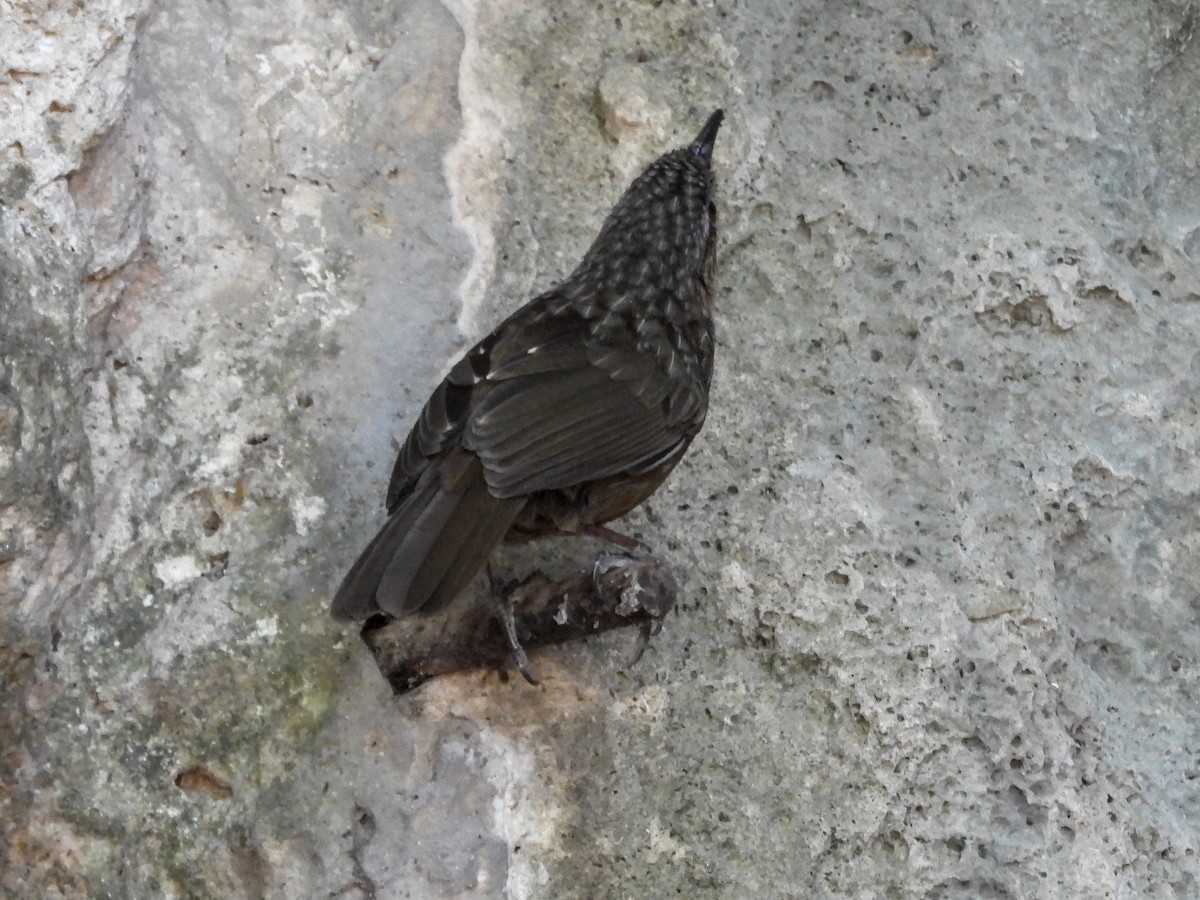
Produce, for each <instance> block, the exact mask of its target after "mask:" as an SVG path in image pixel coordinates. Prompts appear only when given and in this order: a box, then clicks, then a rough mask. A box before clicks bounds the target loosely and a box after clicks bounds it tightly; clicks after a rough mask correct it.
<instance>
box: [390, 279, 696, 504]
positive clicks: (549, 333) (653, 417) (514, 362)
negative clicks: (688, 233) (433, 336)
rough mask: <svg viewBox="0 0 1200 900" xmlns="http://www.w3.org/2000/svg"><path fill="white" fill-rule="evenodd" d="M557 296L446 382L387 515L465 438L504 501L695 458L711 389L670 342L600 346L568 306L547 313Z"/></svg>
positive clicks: (625, 337)
mask: <svg viewBox="0 0 1200 900" xmlns="http://www.w3.org/2000/svg"><path fill="white" fill-rule="evenodd" d="M555 299H556V298H555V297H554V296H553V295H543V296H542V297H539V298H537V299H535V300H534V301H533V302H532V303H530V304H528V305H527V306H525V307H524V308H522V309H521V310H518V311H517V312H516V313H514V314H513V315H512V316H511V317H510V318H509V319H508V320H506V321H505V322H503V323H502V324H501V325H500V326H499V327H497V328H496V330H495V331H493V332H492V333H491V334H490V335H488V336H487V337H486V338H484V339H483V340H481V341H480V342H479V343H478V344H476V345H475V346H474V347H473V348H472V349H471V350H470V351H469V352H468V353H467V354H466V355H465V356H464V357H463V358H462V359H461V360H459V361H458V363H457V364H456V365H455V366H454V368H453V369H451V370H450V374H449V375H447V376H446V378H445V380H444V381H443V382H442V383H441V384H440V385H438V387H437V390H435V391H434V392H433V396H431V397H430V398H429V402H428V403H426V404H425V408H424V409H423V410H422V411H421V415H420V418H419V419H418V420H417V422H416V424H415V425H413V428H412V431H411V432H410V433H409V435H408V438H407V440H405V442H404V446H403V447H402V448H401V450H400V455H399V457H398V458H397V459H396V465H395V467H394V468H393V469H392V479H391V483H390V485H389V487H388V495H387V508H388V511H389V512H393V511H395V510H396V509H397V508H398V507H399V506H400V504H401V503H402V502H403V500H404V499H405V498H406V497H407V496H408V495H409V494H410V493H411V492H412V490H413V489H414V486H415V485H416V484H417V482H418V480H419V478H420V476H421V474H422V473H423V472H424V471H425V469H426V467H427V466H428V465H429V460H430V459H431V458H434V457H437V456H438V455H439V454H441V453H443V452H445V450H446V449H448V448H449V447H451V446H452V445H453V444H454V443H455V442H457V441H460V440H461V442H462V446H464V447H466V448H467V449H469V450H473V451H474V452H475V453H477V454H478V456H479V458H480V459H481V460H482V462H483V467H484V477H485V478H486V480H487V484H488V487H489V488H490V490H491V492H492V494H493V495H494V496H496V497H500V498H507V497H516V496H521V495H523V494H528V493H532V492H534V491H540V490H552V489H554V488H562V487H571V486H573V485H577V484H582V483H584V482H587V481H594V480H597V479H599V478H605V477H607V476H609V475H615V474H617V473H621V472H626V473H630V474H640V473H642V472H646V471H650V470H651V469H653V468H655V467H656V466H657V465H659V464H660V463H661V462H663V461H665V460H667V459H669V458H670V457H672V456H673V455H676V454H678V453H682V452H683V450H684V449H686V447H687V443H688V441H689V440H690V439H691V437H692V436H694V435H695V433H696V432H697V431H698V430H699V427H700V424H701V423H702V422H703V420H704V414H705V409H706V405H705V400H704V398H705V391H704V385H703V384H702V383H701V382H700V378H699V376H698V375H697V374H695V373H693V372H690V371H686V370H685V367H684V365H683V357H682V355H681V354H678V353H676V352H675V351H674V349H673V348H672V346H671V342H670V341H669V340H667V339H666V338H665V337H664V338H663V339H662V340H659V341H656V342H655V345H656V346H658V347H660V348H661V352H660V354H659V355H658V356H655V355H653V354H651V353H647V352H644V351H641V350H639V349H638V347H637V335H636V334H635V333H634V332H632V331H630V330H617V331H615V332H614V331H611V330H610V331H609V332H607V333H606V335H605V337H604V339H603V340H599V339H597V337H596V335H595V334H594V333H593V331H592V329H591V328H590V326H589V323H588V322H586V321H584V320H583V319H582V318H580V317H579V316H578V315H576V314H574V313H573V312H572V311H571V310H570V309H569V308H567V307H566V306H563V305H558V307H557V311H556V312H554V313H551V312H548V310H549V309H553V308H554V307H555V303H554V302H553V301H554V300H555ZM644 327H653V326H652V325H651V324H650V323H645V324H644Z"/></svg>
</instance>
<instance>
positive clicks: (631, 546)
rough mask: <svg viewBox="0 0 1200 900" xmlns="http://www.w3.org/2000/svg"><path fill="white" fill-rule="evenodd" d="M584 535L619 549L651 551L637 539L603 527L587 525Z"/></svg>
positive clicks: (584, 528)
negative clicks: (614, 545)
mask: <svg viewBox="0 0 1200 900" xmlns="http://www.w3.org/2000/svg"><path fill="white" fill-rule="evenodd" d="M583 533H584V534H589V535H591V536H592V537H595V538H600V540H602V541H608V542H609V543H612V544H616V545H617V546H618V547H624V548H625V549H626V550H641V551H643V552H646V551H648V550H649V549H650V548H649V547H647V546H646V545H645V544H643V543H642V542H641V541H639V540H638V539H637V538H631V537H630V536H629V535H627V534H621V532H619V531H613V530H612V529H611V528H605V527H604V526H603V525H585V526H584V527H583Z"/></svg>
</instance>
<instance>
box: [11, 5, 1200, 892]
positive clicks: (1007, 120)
mask: <svg viewBox="0 0 1200 900" xmlns="http://www.w3.org/2000/svg"><path fill="white" fill-rule="evenodd" d="M561 6H564V5H554V4H541V3H532V2H528V0H503V2H499V3H487V4H482V3H481V4H476V3H473V2H470V0H456V2H454V3H451V4H448V5H447V6H441V5H439V4H437V3H435V2H433V0H407V2H404V0H402V2H399V3H386V4H385V3H382V2H378V3H373V4H372V3H361V2H360V3H350V4H340V5H330V4H325V3H320V2H315V0H289V2H287V3H285V4H271V5H268V6H239V5H236V4H235V5H232V6H230V5H226V6H216V7H214V6H212V5H206V4H196V3H194V2H190V0H184V2H181V3H173V4H161V3H160V4H153V3H150V2H148V0H147V2H143V3H137V2H132V0H127V2H119V0H100V2H94V3H88V4H82V5H78V6H76V7H71V8H70V9H68V8H67V7H60V6H47V5H44V4H32V3H20V4H16V5H9V6H8V7H5V9H3V10H0V59H3V60H4V65H3V66H2V67H0V121H3V122H4V123H5V133H4V135H3V136H0V323H2V328H0V361H2V363H3V369H2V372H3V386H2V389H0V578H2V579H3V580H2V581H0V591H2V592H3V593H2V595H0V596H2V601H3V605H2V606H0V610H2V614H0V679H2V681H0V683H2V685H3V697H4V702H3V704H0V829H2V833H0V891H3V892H5V893H12V894H13V895H18V896H46V897H53V896H63V897H67V896H71V897H74V896H81V895H92V896H138V897H141V896H212V897H262V896H270V897H297V896H330V895H337V896H343V897H353V896H363V897H368V896H375V897H435V896H448V895H453V896H471V897H500V896H511V897H534V896H555V897H580V898H583V897H589V898H590V897H610V896H611V897H619V896H634V895H637V896H673V895H676V894H681V895H688V896H788V895H790V896H830V897H884V896H930V897H972V898H975V897H998V898H999V897H1012V898H1017V897H1032V896H1038V897H1055V896H1060V897H1079V896H1088V897H1103V896H1109V897H1122V896H1160V897H1172V896H1180V897H1184V896H1194V895H1196V894H1197V893H1200V884H1198V883H1197V879H1198V878H1200V864H1198V863H1197V859H1196V854H1197V851H1198V850H1200V836H1198V823H1200V793H1198V791H1197V788H1196V785H1197V783H1198V779H1197V773H1198V772H1200V725H1198V724H1197V718H1196V716H1195V713H1194V711H1195V709H1196V708H1197V704H1198V703H1200V630H1198V628H1197V618H1198V613H1200V601H1198V599H1197V598H1198V597H1200V563H1198V562H1197V558H1198V557H1197V551H1198V550H1200V514H1198V513H1197V511H1196V510H1197V506H1198V504H1197V500H1198V498H1200V470H1198V469H1197V464H1196V461H1195V460H1196V457H1197V451H1198V444H1200V417H1198V413H1197V402H1196V397H1197V394H1198V393H1200V390H1198V388H1200V384H1198V383H1200V362H1198V361H1200V356H1198V355H1197V347H1198V346H1200V265H1198V264H1200V216H1198V214H1197V209H1200V170H1198V168H1197V159H1196V150H1195V146H1196V145H1195V139H1194V137H1195V134H1196V131H1197V121H1196V120H1197V113H1196V106H1195V103H1194V102H1192V98H1194V96H1195V95H1196V94H1197V93H1198V91H1200V43H1198V42H1197V41H1196V40H1195V39H1194V37H1195V32H1196V28H1197V18H1196V13H1195V11H1194V9H1193V7H1192V5H1191V4H1187V3H1183V2H1174V3H1172V2H1149V0H1137V2H1123V0H1122V2H1119V0H1108V2H1092V3H1079V4H1071V5H1067V4H1059V5H1054V4H1049V5H1047V4H1044V3H1041V2H1035V0H1011V2H1006V3H999V4H997V3H983V2H978V0H962V2H957V3H956V2H939V3H934V4H912V5H904V4H894V3H884V2H874V3H870V2H861V3H857V2H849V3H815V2H808V3H804V2H801V3H794V4H762V3H740V4H739V3H732V2H716V0H702V2H700V3H697V4H671V3H662V4H654V3H645V2H638V0H624V2H617V3H615V4H605V5H592V4H567V5H565V6H567V7H569V8H568V9H562V8H560V7H561ZM718 105H719V106H724V107H725V109H726V110H727V115H728V118H727V125H726V129H725V130H723V132H722V135H721V140H720V143H719V147H718V152H717V168H718V173H719V174H720V176H721V178H722V182H723V185H724V190H723V194H724V202H723V204H722V215H723V226H724V233H725V238H724V241H723V246H722V251H721V256H720V268H721V294H720V297H719V302H720V307H721V314H720V321H719V326H720V354H719V358H718V370H717V377H716V385H715V390H714V396H713V408H712V412H711V414H710V420H709V425H708V427H707V430H706V431H705V432H704V434H703V435H702V436H701V437H700V438H699V439H698V441H697V442H696V445H695V447H694V449H693V451H692V453H691V454H690V455H689V457H688V459H687V461H686V462H685V463H684V464H683V465H682V466H681V468H680V470H679V472H678V473H677V474H676V475H675V476H674V477H673V478H672V480H671V481H670V482H669V483H668V485H667V486H666V487H665V488H664V489H663V491H662V492H661V493H660V494H658V495H656V497H655V498H654V499H653V500H652V501H651V502H650V504H648V506H647V507H646V508H644V509H643V510H642V511H640V512H638V513H636V514H635V515H634V516H632V517H631V518H630V520H629V522H628V523H627V529H628V530H630V531H632V532H634V533H637V534H639V535H640V536H642V538H643V539H644V540H646V541H648V542H649V543H651V544H652V545H653V546H654V547H655V549H656V551H658V552H659V553H660V554H662V555H664V556H666V557H668V558H670V559H673V560H674V561H675V563H676V565H677V566H678V574H679V576H680V578H681V582H682V585H683V590H682V597H683V602H682V603H681V604H680V606H681V609H680V611H679V613H678V614H677V615H675V616H673V617H671V618H670V619H669V620H668V622H667V625H666V628H665V629H664V631H663V633H662V635H660V637H659V638H658V639H657V640H656V642H655V643H654V644H653V645H652V646H651V649H650V651H649V652H648V654H647V655H646V657H645V658H644V659H643V660H642V662H641V663H640V664H639V665H638V666H636V667H634V668H632V669H629V670H626V669H625V668H624V666H623V662H624V660H625V659H626V658H627V656H628V654H629V652H630V650H631V648H632V644H633V636H632V635H622V634H614V635H609V636H606V637H604V638H602V639H600V640H597V641H593V642H589V643H587V644H579V645H574V646H570V647H563V648H556V649H553V650H548V651H546V652H544V653H541V654H539V655H538V656H536V657H535V658H534V660H533V662H534V665H535V667H536V668H537V671H538V673H539V675H541V676H542V677H543V679H544V680H545V685H544V687H543V688H540V689H533V688H530V687H528V686H527V685H525V684H524V683H523V682H521V681H520V680H519V679H518V680H511V679H510V680H505V679H501V678H497V677H496V676H495V675H494V674H488V673H474V674H470V675H463V676H456V677H453V678H446V679H441V680H439V681H436V682H433V683H430V684H429V685H427V686H425V687H423V688H422V689H421V690H420V691H419V692H417V693H416V694H414V695H412V696H410V697H406V698H403V699H400V700H394V699H392V698H391V697H390V696H389V694H388V691H387V688H386V686H385V685H384V683H383V682H382V680H381V679H380V678H379V675H378V672H377V671H376V670H375V669H374V666H373V664H372V662H371V660H370V658H369V654H368V652H367V650H366V649H365V648H364V647H363V646H361V644H360V643H359V642H358V639H357V637H356V636H355V635H354V634H353V632H352V631H351V630H348V629H343V628H341V627H339V626H337V625H336V624H335V623H333V622H331V621H329V620H328V618H327V615H326V612H325V607H326V604H327V602H328V598H329V596H330V594H331V593H332V590H333V589H334V588H335V586H336V584H337V580H338V578H339V577H340V575H341V574H342V572H343V571H344V569H345V567H346V566H347V565H348V564H349V563H350V561H351V560H352V558H353V555H354V553H355V552H357V550H358V549H359V548H360V546H361V544H362V542H363V541H364V540H366V539H367V537H368V536H369V535H370V533H372V532H373V530H374V529H375V528H376V527H377V525H378V523H379V521H380V519H381V513H382V510H381V504H382V495H383V490H384V484H385V481H386V477H387V472H388V468H389V466H390V464H391V453H392V452H393V448H394V446H395V441H396V440H397V439H399V438H402V437H403V434H404V432H405V430H406V428H407V424H408V422H409V420H410V419H411V416H412V415H413V414H414V412H415V411H416V409H417V408H418V406H419V404H420V403H421V402H422V401H423V400H424V398H425V396H426V394H427V392H428V391H429V389H430V388H431V387H432V385H433V384H434V383H435V382H436V378H437V376H438V375H439V374H440V372H441V371H443V369H444V368H445V366H446V365H447V364H448V363H449V362H450V360H451V359H452V357H453V356H454V354H455V353H456V352H457V351H458V350H459V349H461V348H462V347H463V346H465V344H466V342H467V341H468V340H470V339H471V338H473V337H476V336H478V335H479V334H481V333H482V332H484V331H485V330H487V328H489V327H490V325H491V324H492V323H494V322H495V321H496V319H497V318H498V317H499V316H500V315H502V314H503V313H504V312H505V311H506V310H509V309H512V308H513V307H515V306H516V305H517V304H518V303H520V302H522V301H523V300H524V299H526V298H527V297H529V296H530V295H532V293H533V292H534V291H535V290H537V289H538V288H540V287H543V286H546V285H549V284H550V283H552V282H553V280H554V279H556V278H557V277H560V276H561V275H563V274H565V272H566V271H567V269H568V268H569V267H570V266H571V265H572V264H573V263H574V261H575V260H576V259H577V257H578V256H579V255H580V254H581V253H582V251H583V249H584V248H585V246H586V243H587V241H588V240H589V239H590V237H591V235H592V234H593V232H594V231H595V229H596V227H597V226H598V224H599V221H600V219H601V217H602V216H603V214H604V213H605V212H606V210H607V208H608V205H609V204H610V203H611V202H612V200H613V199H615V197H616V196H617V195H618V193H619V192H620V190H621V189H622V187H623V185H624V183H625V182H626V181H627V179H628V178H629V177H631V176H632V175H633V174H634V173H635V172H636V171H637V170H638V169H639V168H640V167H641V166H642V165H644V163H645V162H646V161H647V160H648V159H650V158H651V157H653V156H654V155H655V154H657V153H658V152H660V151H662V150H663V149H666V148H667V147H670V146H673V145H674V144H675V143H676V142H678V141H680V140H683V139H686V138H687V137H689V136H690V135H691V134H692V133H693V132H694V130H695V128H696V126H697V123H699V122H700V121H702V119H703V116H704V115H705V114H707V113H708V112H709V111H711V109H712V108H714V107H716V106H718ZM563 543H564V544H565V546H556V547H552V548H535V549H534V550H533V552H534V553H535V554H544V555H545V556H549V557H557V558H561V559H564V560H566V559H576V560H577V559H580V558H590V555H591V553H592V551H593V549H594V548H593V547H591V546H585V545H583V544H577V545H574V546H572V545H571V544H570V542H563ZM518 559H519V558H518V557H517V556H515V555H513V556H510V557H509V560H508V562H509V564H510V565H519V564H520V563H519V562H517V560H518Z"/></svg>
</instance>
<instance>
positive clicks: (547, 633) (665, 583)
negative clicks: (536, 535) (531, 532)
mask: <svg viewBox="0 0 1200 900" xmlns="http://www.w3.org/2000/svg"><path fill="white" fill-rule="evenodd" d="M493 590H494V593H496V594H498V596H497V597H496V598H495V599H497V600H501V599H502V600H503V601H505V603H506V604H507V603H510V604H511V607H512V611H513V617H514V620H515V623H516V630H517V634H518V636H519V637H520V642H521V644H523V645H524V646H525V647H527V648H530V649H532V648H535V647H542V646H545V645H547V644H561V643H563V642H564V641H573V640H578V639H579V638H583V637H586V636H588V635H590V634H599V633H601V632H604V631H609V630H610V629H613V628H623V627H625V626H628V625H639V626H641V629H642V637H641V639H640V641H639V647H638V652H637V657H640V656H641V651H642V650H644V649H645V645H646V642H647V641H648V640H649V637H650V635H651V634H652V633H654V632H656V631H657V628H658V626H659V625H660V624H661V622H662V619H663V617H664V616H665V615H666V614H667V612H669V611H670V609H671V607H672V606H673V605H674V603H675V594H676V586H675V579H674V578H672V576H671V573H670V572H669V571H668V570H667V568H666V566H665V565H664V564H663V563H662V562H661V561H659V560H657V559H655V558H654V557H650V556H643V557H632V556H628V555H625V554H613V553H603V554H601V555H600V556H598V557H597V558H596V561H595V563H594V564H593V565H592V566H591V568H588V569H583V570H580V571H576V572H574V573H572V574H571V575H569V576H567V577H565V578H560V579H557V580H552V579H550V578H549V577H548V576H546V575H544V574H543V573H541V572H534V573H533V574H532V575H530V576H529V577H527V578H525V579H524V580H522V581H519V582H517V581H512V582H508V583H507V584H505V585H503V586H502V587H500V588H499V590H498V591H497V590H496V589H493ZM495 612H496V611H495V610H493V609H492V608H490V607H489V605H488V604H482V603H481V604H476V605H475V606H473V607H472V608H471V610H470V611H468V612H467V613H466V614H461V613H460V614H457V615H453V616H449V617H443V618H442V619H441V620H432V619H421V618H419V617H418V618H409V619H389V618H386V617H384V616H376V617H375V618H373V619H371V620H370V621H368V622H367V623H366V625H364V626H363V630H362V639H363V641H364V642H365V643H366V645H367V646H368V647H369V648H370V649H371V652H372V653H373V654H374V656H375V661H376V663H377V664H378V665H379V669H380V671H381V672H382V673H383V676H384V678H386V679H387V680H388V683H389V684H390V685H391V686H392V690H394V691H395V692H396V693H397V694H403V693H406V692H408V691H411V690H412V689H413V688H415V687H417V686H418V685H420V684H422V683H424V682H425V681H427V680H429V679H430V678H433V677H435V676H438V675H444V674H446V673H448V672H457V671H461V670H463V669H471V668H476V667H479V666H489V665H490V666H497V665H505V664H507V663H508V662H509V660H510V659H511V654H512V651H511V649H510V645H509V642H508V640H507V638H506V637H505V633H504V628H503V627H502V626H501V624H500V622H499V620H498V619H497V616H496V614H495ZM634 661H636V658H635V660H634Z"/></svg>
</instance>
